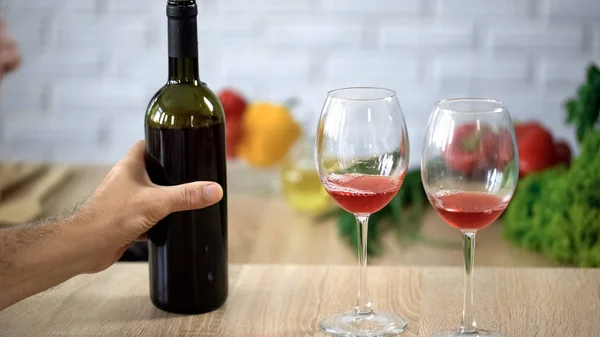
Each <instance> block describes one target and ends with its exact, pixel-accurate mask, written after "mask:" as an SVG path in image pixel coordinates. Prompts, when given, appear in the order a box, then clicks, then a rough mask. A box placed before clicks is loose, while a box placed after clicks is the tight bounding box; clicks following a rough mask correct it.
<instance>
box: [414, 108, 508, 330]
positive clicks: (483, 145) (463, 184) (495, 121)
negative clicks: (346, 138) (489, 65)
mask: <svg viewBox="0 0 600 337" xmlns="http://www.w3.org/2000/svg"><path fill="white" fill-rule="evenodd" d="M516 144H517V143H516V138H515V131H514V127H513V123H512V121H511V119H510V115H509V113H508V111H507V110H506V108H505V107H504V105H503V104H502V103H501V102H499V101H495V100H489V99H448V100H443V101H440V102H439V103H437V104H436V106H435V108H434V110H433V112H432V114H431V117H430V118H429V123H428V126H427V136H426V137H425V143H424V145H423V149H422V155H421V177H422V180H423V186H424V188H425V192H426V193H427V196H428V198H429V201H430V202H431V205H432V206H433V208H434V209H435V210H436V211H437V212H438V214H439V215H440V217H441V218H442V219H444V221H445V222H446V223H448V224H449V225H450V226H452V227H454V228H456V229H458V230H460V231H461V233H462V236H463V255H464V266H465V280H464V302H463V311H462V321H461V324H460V327H459V328H458V329H456V330H453V331H444V332H439V333H436V334H435V335H434V336H435V337H454V336H470V337H483V336H494V337H501V336H502V335H501V334H500V333H497V332H493V331H488V330H483V329H480V328H479V327H478V326H477V324H476V322H475V318H474V313H473V266H474V254H475V234H476V233H477V231H478V230H480V229H483V228H485V227H487V226H489V225H490V224H491V223H493V222H494V221H495V220H496V219H498V217H499V216H500V215H501V214H502V212H503V211H504V209H506V206H508V203H509V201H510V199H511V198H512V195H513V193H514V191H515V188H516V186H517V181H518V176H519V157H518V152H517V145H516Z"/></svg>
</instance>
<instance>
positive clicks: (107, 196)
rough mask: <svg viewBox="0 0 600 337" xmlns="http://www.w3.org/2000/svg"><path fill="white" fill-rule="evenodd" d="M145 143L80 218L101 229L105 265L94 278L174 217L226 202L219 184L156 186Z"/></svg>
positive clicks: (98, 263) (115, 169)
mask: <svg viewBox="0 0 600 337" xmlns="http://www.w3.org/2000/svg"><path fill="white" fill-rule="evenodd" d="M144 155H145V151H144V142H141V141H140V142H137V143H136V144H135V145H134V146H133V147H132V148H131V149H130V150H129V152H128V153H127V154H126V155H125V157H124V158H123V159H122V160H121V161H120V162H119V163H117V164H116V165H115V166H114V167H113V169H112V170H111V171H110V172H109V173H108V175H107V176H106V178H105V179H104V181H102V183H101V184H100V186H99V187H98V189H96V191H95V192H94V193H93V194H92V196H91V197H90V198H89V199H88V200H87V201H86V202H85V203H84V204H83V205H82V207H81V209H80V212H81V214H80V215H79V216H81V217H83V218H89V219H90V221H91V222H92V223H97V224H98V228H97V229H99V230H100V232H99V233H98V234H96V235H98V236H97V237H96V238H97V239H98V238H100V239H101V241H100V242H98V243H99V244H100V245H99V248H98V249H99V250H100V251H98V250H96V251H95V252H94V255H96V256H98V257H99V258H100V259H99V260H98V261H96V262H95V263H94V264H92V265H90V268H91V269H90V270H89V272H95V271H100V270H104V269H106V268H107V267H109V266H110V265H112V264H113V263H114V262H116V261H117V260H118V259H119V258H120V257H121V255H123V253H124V252H125V250H126V249H127V247H128V246H129V244H131V243H132V242H133V241H135V240H139V239H145V238H146V232H147V231H148V230H149V229H150V228H151V227H152V226H154V225H155V224H156V223H157V222H158V221H159V220H161V219H162V218H164V217H166V216H167V215H169V214H170V213H173V212H179V211H187V210H192V209H199V208H204V207H207V206H210V205H213V204H215V203H217V202H218V201H219V200H221V198H222V197H223V189H222V188H221V186H219V185H218V184H217V183H212V182H194V183H189V184H183V185H177V186H158V185H155V184H153V183H152V182H151V181H150V178H149V177H148V174H147V173H146V166H145V163H144Z"/></svg>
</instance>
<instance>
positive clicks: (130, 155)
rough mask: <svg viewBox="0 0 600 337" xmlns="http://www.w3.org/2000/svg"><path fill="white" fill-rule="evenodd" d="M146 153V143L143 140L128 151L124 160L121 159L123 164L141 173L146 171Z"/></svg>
mask: <svg viewBox="0 0 600 337" xmlns="http://www.w3.org/2000/svg"><path fill="white" fill-rule="evenodd" d="M145 152H146V143H145V142H144V141H143V140H138V141H137V142H135V144H133V146H132V147H131V148H130V149H129V151H127V153H126V154H125V156H124V157H123V159H121V164H122V165H125V166H126V167H130V168H134V169H136V170H139V171H145V164H144V154H145ZM135 172H137V171H135Z"/></svg>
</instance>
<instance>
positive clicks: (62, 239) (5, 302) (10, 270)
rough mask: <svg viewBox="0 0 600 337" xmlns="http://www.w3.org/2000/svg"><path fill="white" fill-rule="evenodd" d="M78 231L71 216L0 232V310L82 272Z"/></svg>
mask: <svg viewBox="0 0 600 337" xmlns="http://www.w3.org/2000/svg"><path fill="white" fill-rule="evenodd" d="M81 229H82V226H81V223H80V221H79V220H78V219H77V216H76V215H73V216H68V217H65V218H63V219H52V220H46V221H43V222H39V223H32V224H24V225H21V226H16V227H12V228H6V229H2V230H0V289H2V292H1V293H0V310H2V309H4V308H6V307H8V306H9V305H12V304H14V303H16V302H18V301H20V300H22V299H24V298H27V297H29V296H31V295H33V294H36V293H38V292H40V291H43V290H46V289H48V288H50V287H53V286H55V285H57V284H59V283H61V282H64V281H66V280H68V279H69V278H71V277H73V276H75V275H77V274H80V273H83V272H84V271H85V270H84V269H83V268H84V266H85V264H86V262H87V261H86V258H87V256H89V255H88V254H86V253H85V252H86V247H85V245H86V242H85V241H86V236H85V235H81V233H82V231H81Z"/></svg>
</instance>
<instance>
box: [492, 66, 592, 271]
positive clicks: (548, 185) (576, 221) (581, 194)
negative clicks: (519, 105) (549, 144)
mask: <svg viewBox="0 0 600 337" xmlns="http://www.w3.org/2000/svg"><path fill="white" fill-rule="evenodd" d="M599 75H600V73H599V72H598V69H597V68H596V67H595V66H590V68H589V69H588V73H587V82H586V84H584V85H583V86H581V87H580V88H579V90H578V98H576V99H571V100H569V101H568V102H567V103H566V109H567V111H568V120H567V122H568V123H572V124H575V127H576V134H577V139H578V141H579V142H580V155H579V157H578V158H576V159H574V160H573V162H572V164H571V166H570V168H568V167H565V166H559V167H555V168H551V169H549V170H546V171H543V172H537V173H531V174H529V175H527V176H526V177H525V178H523V179H521V181H520V182H519V185H518V186H517V190H516V191H515V194H514V196H513V199H512V201H511V203H510V204H509V206H508V209H507V210H506V212H505V216H504V234H505V236H506V237H507V238H508V239H509V240H510V241H513V242H514V243H516V244H518V245H520V246H522V247H524V248H527V249H531V250H536V251H540V252H542V253H543V254H545V255H546V256H548V257H549V258H551V259H552V260H555V261H558V262H561V263H567V264H575V265H578V266H581V267H600V221H598V219H600V130H598V129H597V128H596V125H597V119H598V115H599V114H600V84H598V81H600V80H599V78H600V76H599ZM517 137H518V136H517ZM565 145H566V144H564V143H562V142H557V144H555V151H556V155H557V157H558V158H557V159H558V161H561V158H562V160H566V163H567V166H568V163H569V160H570V152H571V150H570V148H569V147H568V145H566V146H565Z"/></svg>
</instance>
